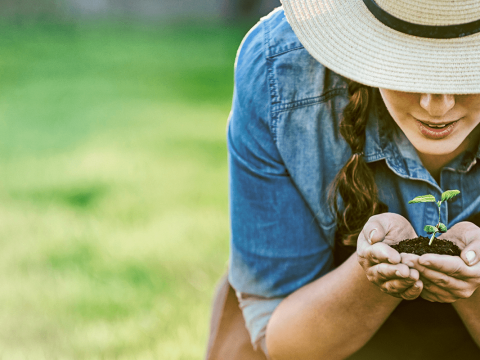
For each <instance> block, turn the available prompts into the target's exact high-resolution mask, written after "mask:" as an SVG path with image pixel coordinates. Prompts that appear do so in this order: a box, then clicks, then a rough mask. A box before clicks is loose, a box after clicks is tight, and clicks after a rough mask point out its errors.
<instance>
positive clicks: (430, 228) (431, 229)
mask: <svg viewBox="0 0 480 360" xmlns="http://www.w3.org/2000/svg"><path fill="white" fill-rule="evenodd" d="M423 230H424V231H425V232H426V233H427V234H433V233H436V232H438V229H437V228H436V227H435V226H432V225H425V227H424V228H423Z"/></svg>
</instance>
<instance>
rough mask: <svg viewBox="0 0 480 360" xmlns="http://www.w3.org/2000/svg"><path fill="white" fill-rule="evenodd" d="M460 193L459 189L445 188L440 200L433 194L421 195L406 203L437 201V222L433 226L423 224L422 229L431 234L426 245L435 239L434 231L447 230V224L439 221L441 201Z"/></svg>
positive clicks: (441, 231)
mask: <svg viewBox="0 0 480 360" xmlns="http://www.w3.org/2000/svg"><path fill="white" fill-rule="evenodd" d="M458 194H460V191H458V190H447V191H445V192H444V193H443V194H442V199H441V200H440V201H437V200H436V199H435V196H433V195H422V196H417V197H416V198H415V199H413V200H410V201H409V202H408V203H409V204H418V203H425V202H433V203H437V206H438V224H437V225H435V226H432V225H425V227H424V228H423V230H424V231H425V232H426V233H427V234H432V237H431V238H430V242H429V243H428V245H429V246H430V245H432V242H433V239H435V234H436V233H445V232H447V226H446V225H445V224H443V223H441V222H440V206H441V205H442V202H444V201H448V200H450V199H452V198H454V197H455V196H457V195H458Z"/></svg>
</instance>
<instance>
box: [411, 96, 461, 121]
mask: <svg viewBox="0 0 480 360" xmlns="http://www.w3.org/2000/svg"><path fill="white" fill-rule="evenodd" d="M420 106H421V107H422V108H424V109H425V110H426V111H427V112H428V114H429V115H430V116H434V117H440V116H444V115H445V114H446V113H447V112H448V111H449V110H450V109H451V108H453V107H454V106H455V95H452V94H422V95H421V96H420Z"/></svg>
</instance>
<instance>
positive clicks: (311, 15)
mask: <svg viewBox="0 0 480 360" xmlns="http://www.w3.org/2000/svg"><path fill="white" fill-rule="evenodd" d="M282 3H283V7H284V10H285V14H286V16H287V19H288V22H289V23H290V25H291V26H292V28H293V30H294V32H295V34H296V35H297V36H298V38H299V40H300V42H301V43H302V44H303V45H304V46H305V48H306V49H307V50H308V52H309V53H310V54H311V55H312V56H313V57H314V58H315V59H317V60H318V61H319V62H320V63H322V64H323V65H325V66H326V67H328V68H329V69H331V70H333V71H335V72H337V73H339V74H341V75H343V76H345V77H347V78H349V79H352V80H355V81H357V82H359V83H362V84H366V85H369V86H374V87H381V88H387V89H392V90H400V91H407V92H421V93H434V94H435V93H438V94H442V93H443V94H470V93H480V0H282Z"/></svg>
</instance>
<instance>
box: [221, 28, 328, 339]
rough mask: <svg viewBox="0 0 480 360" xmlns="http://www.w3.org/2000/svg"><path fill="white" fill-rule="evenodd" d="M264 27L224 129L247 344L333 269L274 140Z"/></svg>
mask: <svg viewBox="0 0 480 360" xmlns="http://www.w3.org/2000/svg"><path fill="white" fill-rule="evenodd" d="M264 47H265V41H264V31H263V27H262V23H260V24H259V25H257V26H256V27H255V28H254V29H253V30H252V31H251V32H250V33H249V34H248V35H247V37H246V38H245V40H244V42H243V44H242V46H241V48H240V50H239V53H238V56H237V62H236V70H235V90H234V99H233V106H232V112H231V115H230V119H229V125H228V149H229V169H230V178H229V181H230V215H231V243H230V248H231V251H230V272H229V281H230V283H231V285H232V286H233V287H234V289H235V290H236V291H237V294H239V295H240V296H239V298H240V303H241V307H242V310H243V315H244V318H245V321H246V325H247V328H248V330H249V332H250V335H251V338H252V343H253V344H258V343H259V341H260V340H261V339H262V337H264V336H265V328H266V325H267V323H268V320H269V319H270V317H271V314H272V313H273V311H274V310H275V308H276V307H277V306H278V304H279V303H280V302H281V301H282V299H283V298H284V297H286V296H287V295H288V294H290V293H291V292H293V291H295V290H297V289H298V288H300V287H302V286H304V285H306V284H308V283H309V282H311V281H313V280H315V279H316V278H318V277H320V276H321V275H323V274H325V273H327V272H328V271H330V269H331V268H332V263H333V256H332V249H331V248H330V246H329V242H328V241H325V239H323V238H322V235H321V234H322V232H321V231H320V228H319V225H318V223H317V221H315V214H313V213H312V211H311V209H310V207H309V206H308V204H307V202H306V201H305V200H304V198H303V197H302V195H301V193H300V192H299V191H298V189H297V187H296V185H295V183H294V181H293V180H292V178H291V177H290V175H289V171H288V169H287V168H286V166H285V164H284V162H283V161H282V158H281V156H280V152H279V151H278V148H277V145H276V143H275V131H274V126H273V125H272V123H271V115H270V108H271V99H272V92H271V89H270V86H269V71H268V65H267V59H266V56H265V51H264Z"/></svg>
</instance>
